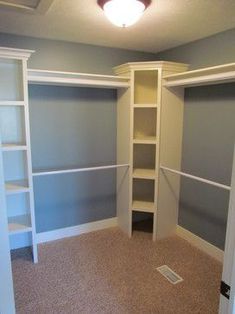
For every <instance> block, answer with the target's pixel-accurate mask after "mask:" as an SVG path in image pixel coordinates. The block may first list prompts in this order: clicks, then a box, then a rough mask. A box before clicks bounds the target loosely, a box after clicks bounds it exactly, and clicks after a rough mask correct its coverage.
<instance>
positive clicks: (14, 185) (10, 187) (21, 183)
mask: <svg viewBox="0 0 235 314" xmlns="http://www.w3.org/2000/svg"><path fill="white" fill-rule="evenodd" d="M5 189H6V194H7V195H10V194H19V193H25V192H29V186H28V183H27V181H25V180H18V181H8V182H6V183H5Z"/></svg>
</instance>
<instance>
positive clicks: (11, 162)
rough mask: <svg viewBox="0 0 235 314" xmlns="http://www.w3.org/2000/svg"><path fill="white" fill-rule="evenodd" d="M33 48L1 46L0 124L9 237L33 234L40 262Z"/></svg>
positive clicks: (36, 259) (33, 243)
mask: <svg viewBox="0 0 235 314" xmlns="http://www.w3.org/2000/svg"><path fill="white" fill-rule="evenodd" d="M32 52H33V51H30V50H22V49H20V50H18V49H11V48H0V126H1V151H2V154H3V166H4V182H5V197H6V204H7V217H8V233H9V237H10V240H11V239H12V238H14V236H20V235H21V236H22V237H27V238H29V239H30V242H31V244H32V249H33V250H32V251H33V260H34V262H35V263H37V261H38V254H37V244H36V231H35V213H34V196H33V181H32V162H31V149H30V130H29V109H28V80H27V60H28V58H29V57H30V55H31V53H32Z"/></svg>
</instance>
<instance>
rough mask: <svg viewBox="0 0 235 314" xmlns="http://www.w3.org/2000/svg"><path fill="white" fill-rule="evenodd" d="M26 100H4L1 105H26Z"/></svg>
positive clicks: (0, 102)
mask: <svg viewBox="0 0 235 314" xmlns="http://www.w3.org/2000/svg"><path fill="white" fill-rule="evenodd" d="M24 105H25V102H24V101H20V100H12V101H11V100H3V101H0V106H24Z"/></svg>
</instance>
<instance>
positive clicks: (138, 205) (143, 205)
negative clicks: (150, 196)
mask: <svg viewBox="0 0 235 314" xmlns="http://www.w3.org/2000/svg"><path fill="white" fill-rule="evenodd" d="M132 210H133V211H138V212H146V213H154V212H155V207H154V202H144V201H133V203H132Z"/></svg>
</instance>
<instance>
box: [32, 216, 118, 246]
mask: <svg viewBox="0 0 235 314" xmlns="http://www.w3.org/2000/svg"><path fill="white" fill-rule="evenodd" d="M117 226H118V219H117V217H114V218H108V219H104V220H98V221H94V222H89V223H85V224H82V225H77V226H73V227H68V228H62V229H57V230H52V231H47V232H41V233H37V235H36V240H37V243H45V242H49V241H54V240H59V239H63V238H67V237H74V236H78V235H80V234H83V233H88V232H92V231H97V230H102V229H106V228H111V227H117Z"/></svg>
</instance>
